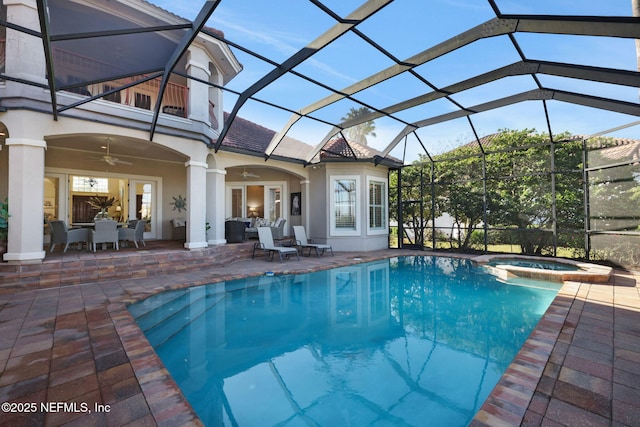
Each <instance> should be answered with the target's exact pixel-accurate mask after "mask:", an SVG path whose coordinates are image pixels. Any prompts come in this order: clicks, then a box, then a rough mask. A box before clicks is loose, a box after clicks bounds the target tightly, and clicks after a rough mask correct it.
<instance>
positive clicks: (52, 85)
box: [36, 0, 58, 120]
mask: <svg viewBox="0 0 640 427" xmlns="http://www.w3.org/2000/svg"><path fill="white" fill-rule="evenodd" d="M36 4H37V5H38V17H39V19H40V32H41V35H42V47H43V50H44V60H45V65H46V67H47V80H48V83H49V92H50V94H51V113H52V114H53V120H58V111H57V110H58V101H57V98H56V75H55V70H54V66H53V53H52V51H51V40H50V34H49V16H48V11H49V6H48V5H47V0H37V1H36Z"/></svg>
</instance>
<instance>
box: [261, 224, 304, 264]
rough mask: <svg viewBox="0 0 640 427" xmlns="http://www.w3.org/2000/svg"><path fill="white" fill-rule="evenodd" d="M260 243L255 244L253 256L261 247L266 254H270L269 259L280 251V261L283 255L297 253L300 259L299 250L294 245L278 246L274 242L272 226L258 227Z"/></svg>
mask: <svg viewBox="0 0 640 427" xmlns="http://www.w3.org/2000/svg"><path fill="white" fill-rule="evenodd" d="M258 240H259V241H258V243H256V244H255V245H253V253H252V254H251V258H253V257H255V255H256V249H261V250H263V251H264V252H265V255H267V254H268V255H269V259H270V260H273V254H274V253H276V252H277V253H278V255H279V256H280V262H282V256H283V255H284V256H288V255H295V256H296V258H297V259H298V261H300V257H299V256H298V250H297V249H296V248H293V247H284V246H276V245H275V244H274V243H273V235H272V234H271V227H258Z"/></svg>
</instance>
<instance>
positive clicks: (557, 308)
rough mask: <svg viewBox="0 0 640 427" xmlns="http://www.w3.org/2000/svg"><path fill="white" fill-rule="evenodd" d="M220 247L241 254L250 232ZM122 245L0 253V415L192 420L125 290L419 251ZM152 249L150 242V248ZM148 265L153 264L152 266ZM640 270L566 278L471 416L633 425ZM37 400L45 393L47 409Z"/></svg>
mask: <svg viewBox="0 0 640 427" xmlns="http://www.w3.org/2000/svg"><path fill="white" fill-rule="evenodd" d="M226 247H227V249H229V250H231V251H236V252H238V253H242V252H243V251H244V252H243V253H245V254H246V253H247V252H248V248H250V244H249V243H245V244H238V245H237V246H233V245H227V246H226ZM167 250H169V251H170V252H169V253H167ZM127 251H128V252H127ZM133 251H135V249H134V248H129V249H128V250H125V251H120V253H117V254H116V255H113V256H114V257H117V259H116V260H115V261H113V262H114V263H115V265H136V266H137V268H136V270H135V272H131V270H130V269H129V270H127V269H125V268H123V269H122V271H123V272H124V271H127V272H126V273H118V272H117V271H116V270H118V268H117V267H111V266H109V267H106V268H105V269H106V270H112V271H106V272H101V270H100V268H99V267H100V264H101V263H107V258H109V257H110V256H111V255H108V254H110V253H111V251H107V252H103V253H101V252H98V253H97V254H95V255H94V254H92V253H86V252H77V251H72V250H70V251H69V252H68V253H67V254H65V255H64V256H63V255H60V254H54V255H53V256H51V255H48V256H47V259H46V260H45V262H44V263H43V264H42V266H41V267H39V268H38V269H37V270H38V272H37V273H35V272H34V271H33V270H28V269H27V270H25V272H22V273H20V274H18V273H7V270H3V268H4V266H3V267H0V275H4V276H5V277H4V279H3V280H0V372H1V373H0V403H9V404H10V406H9V407H6V406H3V411H2V412H0V425H2V426H5V425H7V426H22V425H24V426H40V425H42V426H45V425H46V426H57V425H69V426H73V425H78V426H87V425H105V426H125V425H141V426H146V425H149V426H152V425H161V426H177V425H201V423H200V421H199V420H198V418H197V417H196V415H195V414H194V412H193V410H192V409H191V407H190V405H189V404H188V403H187V402H186V400H185V399H184V397H183V396H182V394H181V393H180V391H179V389H178V387H177V386H176V385H175V383H174V382H173V380H172V379H171V377H170V376H169V374H168V373H167V371H166V370H165V368H164V367H163V365H162V363H161V362H160V360H159V359H158V358H157V356H156V355H155V353H154V351H153V349H152V348H151V346H150V345H149V343H148V342H147V340H146V338H145V337H144V336H143V335H142V333H141V332H140V330H139V329H138V327H137V325H136V324H135V322H134V321H133V318H132V317H131V316H130V315H129V313H128V311H127V309H126V304H127V303H129V302H133V301H136V300H139V299H142V298H145V297H147V296H149V295H151V294H154V293H157V292H160V291H162V290H166V289H176V288H181V287H186V286H194V285H200V284H206V283H211V282H214V281H220V280H225V279H230V278H239V277H246V276H251V275H259V274H263V273H264V272H265V271H274V272H275V273H276V274H279V273H290V272H309V271H315V270H319V269H324V268H332V267H336V266H342V265H348V264H354V263H357V262H366V261H370V260H374V259H380V258H385V257H389V256H395V255H399V254H411V255H416V254H428V253H427V252H415V251H412V252H407V251H397V250H388V251H376V252H363V253H336V254H335V256H334V257H330V256H325V257H322V258H316V257H309V258H307V257H301V260H300V262H298V261H285V262H284V263H278V262H268V261H266V260H264V259H263V258H257V259H254V260H251V259H242V258H241V257H240V258H237V257H236V258H237V259H234V260H233V262H232V261H228V262H225V263H222V265H221V264H220V263H215V262H214V260H213V259H211V260H209V261H210V264H211V265H212V267H209V268H203V267H202V261H204V263H205V264H206V262H207V259H206V258H207V256H208V254H209V252H206V251H204V252H203V255H201V256H200V257H199V259H200V260H199V261H197V262H196V261H193V263H194V264H193V265H196V264H197V267H192V268H189V266H188V265H187V266H186V267H185V268H177V267H176V268H175V269H171V268H167V267H166V265H165V264H164V262H165V261H166V262H168V263H171V262H174V263H180V262H181V261H180V256H182V255H181V253H185V252H189V251H184V250H182V249H180V248H179V247H176V246H175V245H174V246H172V247H170V248H169V249H167V248H161V246H160V244H156V246H155V248H151V249H145V250H144V251H145V252H139V251H138V252H137V253H134V252H133ZM154 251H160V252H157V253H155V257H154V256H153V254H154ZM191 252H193V251H191ZM141 253H142V254H147V255H148V258H146V259H155V261H154V263H155V264H153V263H150V262H146V261H144V258H141V256H140V254H141ZM127 254H129V255H127ZM447 255H449V254H447ZM191 256H192V255H191ZM211 256H213V255H211ZM356 258H358V259H356ZM182 262H183V263H184V261H182ZM109 265H111V264H109ZM54 266H55V267H54ZM158 266H163V267H162V268H163V269H165V270H163V271H161V272H159V273H158V271H157V268H159V267H158ZM144 269H149V270H150V271H149V274H144ZM152 269H156V270H153V271H152ZM52 270H56V271H55V272H52ZM89 272H90V274H89ZM152 273H153V275H152ZM18 276H19V277H20V279H19V280H18V279H15V283H12V278H13V277H18ZM43 276H46V279H43V278H42V277H43ZM83 276H85V277H88V279H87V280H83V279H82V278H83ZM27 277H28V280H27V279H26V278H27ZM65 278H69V279H68V280H66V279H65ZM639 279H640V275H638V274H636V275H634V274H632V273H628V272H623V271H616V272H615V275H614V276H613V277H612V279H611V281H610V282H609V283H606V284H588V283H573V282H571V283H565V284H564V286H563V287H562V289H561V291H560V293H559V294H558V296H557V297H556V298H555V300H554V302H553V303H552V305H551V306H550V307H549V309H548V310H547V312H546V314H545V315H544V317H543V319H542V320H541V321H540V323H539V324H538V326H537V327H536V329H535V330H534V332H533V333H532V334H531V336H530V337H529V339H528V340H527V342H526V344H525V345H524V346H523V348H522V349H521V351H520V352H519V354H518V355H517V357H516V358H515V360H514V361H513V363H512V364H511V366H510V367H509V369H508V370H507V372H506V373H505V375H504V376H503V378H502V379H501V380H500V382H499V384H498V385H497V386H496V388H495V389H494V390H493V392H492V393H491V395H490V397H489V398H488V399H487V401H486V402H485V403H484V405H483V406H482V408H481V410H480V411H479V412H478V414H477V415H476V417H475V419H474V420H473V422H472V423H471V425H473V426H483V425H490V426H502V425H548V426H555V425H574V426H586V425H594V426H598V425H602V426H619V425H620V426H621V425H628V426H639V425H640V293H639V290H640V285H639V284H638V280H639ZM460 386H461V387H464V384H460ZM41 403H46V404H48V405H49V407H48V408H46V409H47V411H42V410H41V409H42V408H41V406H40V404H41ZM25 404H28V405H25ZM74 405H75V406H74ZM85 405H86V406H85ZM7 408H8V410H7Z"/></svg>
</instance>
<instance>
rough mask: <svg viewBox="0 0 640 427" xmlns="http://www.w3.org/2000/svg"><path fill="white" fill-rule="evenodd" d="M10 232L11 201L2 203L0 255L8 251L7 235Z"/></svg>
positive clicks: (0, 206)
mask: <svg viewBox="0 0 640 427" xmlns="http://www.w3.org/2000/svg"><path fill="white" fill-rule="evenodd" d="M8 232H9V199H7V198H5V199H4V202H0V254H3V253H5V252H6V251H7V233H8Z"/></svg>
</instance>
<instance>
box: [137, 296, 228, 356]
mask: <svg viewBox="0 0 640 427" xmlns="http://www.w3.org/2000/svg"><path fill="white" fill-rule="evenodd" d="M223 299H224V294H213V295H207V294H206V293H205V292H201V293H198V295H193V298H181V299H180V300H179V301H172V302H170V303H168V304H165V305H164V306H163V310H164V312H161V311H160V307H159V308H158V309H157V310H154V313H153V315H152V316H145V318H144V319H141V320H139V321H138V324H139V325H140V328H141V329H142V331H143V332H144V334H145V336H146V337H147V339H148V340H149V343H150V344H151V345H152V346H153V347H158V346H160V345H162V343H164V342H165V341H167V340H168V339H169V338H171V337H173V336H174V335H176V334H177V333H179V332H180V331H181V330H182V329H184V328H185V327H186V326H188V325H189V324H190V323H191V322H194V321H196V320H197V319H198V318H199V317H200V316H202V315H203V314H204V313H206V312H207V311H208V310H209V309H210V308H211V307H213V306H214V305H216V304H217V303H218V302H220V301H221V300H223ZM166 310H170V311H171V314H170V315H169V316H167V315H166Z"/></svg>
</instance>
